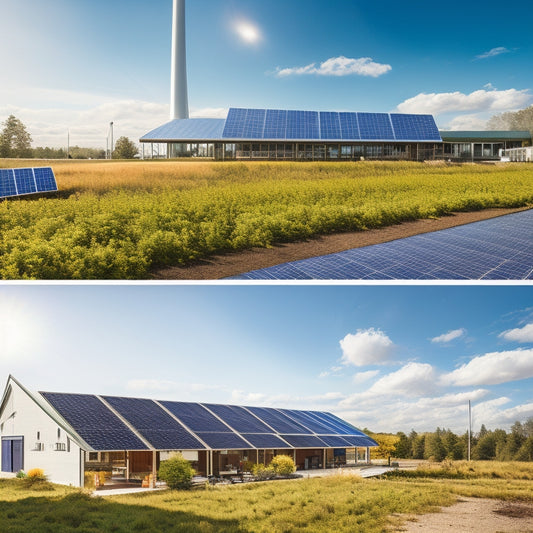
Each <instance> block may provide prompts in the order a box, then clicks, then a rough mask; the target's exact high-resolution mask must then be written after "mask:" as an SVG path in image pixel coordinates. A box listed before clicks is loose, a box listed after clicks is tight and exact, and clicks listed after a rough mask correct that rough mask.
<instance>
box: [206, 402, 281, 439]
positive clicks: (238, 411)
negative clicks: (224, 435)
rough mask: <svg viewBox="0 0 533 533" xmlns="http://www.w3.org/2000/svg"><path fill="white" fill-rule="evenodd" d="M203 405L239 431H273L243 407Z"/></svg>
mask: <svg viewBox="0 0 533 533" xmlns="http://www.w3.org/2000/svg"><path fill="white" fill-rule="evenodd" d="M203 405H204V407H207V408H208V409H209V410H210V411H212V412H213V413H215V415H217V416H218V417H220V418H221V419H222V420H223V421H224V422H226V424H228V425H229V426H231V427H232V428H233V429H234V430H235V431H237V432H239V433H272V429H271V428H269V427H268V426H267V425H265V424H263V422H261V421H260V420H258V419H257V418H256V417H255V416H254V415H252V414H250V413H249V412H248V411H246V409H243V408H242V407H237V406H235V405H218V404H203Z"/></svg>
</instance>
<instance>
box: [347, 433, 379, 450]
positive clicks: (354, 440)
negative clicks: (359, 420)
mask: <svg viewBox="0 0 533 533" xmlns="http://www.w3.org/2000/svg"><path fill="white" fill-rule="evenodd" d="M343 439H345V440H346V441H348V442H349V443H350V444H351V445H352V446H353V447H355V448H366V447H367V446H368V447H372V446H377V445H378V444H377V442H376V441H375V440H373V439H371V438H370V437H366V436H364V437H354V436H350V435H347V436H346V437H343Z"/></svg>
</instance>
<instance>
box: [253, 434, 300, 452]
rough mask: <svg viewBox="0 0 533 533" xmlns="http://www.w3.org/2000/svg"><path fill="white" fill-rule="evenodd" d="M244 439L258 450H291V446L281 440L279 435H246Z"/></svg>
mask: <svg viewBox="0 0 533 533" xmlns="http://www.w3.org/2000/svg"><path fill="white" fill-rule="evenodd" d="M243 437H244V438H245V439H246V440H247V441H248V442H249V443H250V444H252V445H253V446H254V448H257V449H263V450H277V449H281V448H290V447H291V446H290V444H287V443H286V442H285V441H283V440H281V439H280V438H279V437H278V436H277V435H273V434H266V433H259V434H258V433H246V434H243Z"/></svg>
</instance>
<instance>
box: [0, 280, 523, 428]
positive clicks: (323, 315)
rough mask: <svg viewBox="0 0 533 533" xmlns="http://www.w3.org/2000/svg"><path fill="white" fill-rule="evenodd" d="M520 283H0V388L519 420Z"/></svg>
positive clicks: (367, 416) (460, 421)
mask: <svg viewBox="0 0 533 533" xmlns="http://www.w3.org/2000/svg"><path fill="white" fill-rule="evenodd" d="M532 294H533V287H531V286H386V287H381V286H362V287H361V286H312V285H311V286H216V285H215V286H193V285H185V286H184V285H172V286H163V285H158V286H147V285H140V286H132V285H120V286H112V285H106V286H94V285H78V286H76V285H41V286H39V285H16V284H14V285H3V286H0V371H1V372H0V379H3V380H4V383H5V380H6V379H7V376H8V374H13V375H14V376H15V377H16V378H18V379H19V380H20V381H21V382H22V383H23V384H25V385H26V386H27V387H29V388H30V389H32V390H47V391H54V392H89V393H101V394H111V395H127V396H136V397H151V398H157V399H167V398H168V399H170V398H172V399H175V400H190V401H205V402H218V403H234V404H241V405H242V404H245V405H263V406H265V405H267V406H283V407H292V408H316V409H323V410H328V411H332V412H335V413H336V414H338V415H340V416H342V417H344V418H346V419H347V420H350V421H351V422H353V423H354V424H356V425H357V426H359V427H365V426H366V427H368V428H370V429H372V430H374V431H405V432H408V431H410V430H411V429H412V428H414V429H416V430H417V431H424V430H434V429H435V428H436V427H437V426H438V427H449V428H451V429H453V430H454V431H457V432H459V433H462V432H463V431H464V430H465V428H466V420H467V419H466V413H467V402H468V400H471V401H472V403H473V421H474V429H475V430H479V428H480V426H481V424H482V423H484V424H485V425H486V426H487V427H492V428H495V427H503V428H508V427H509V426H510V425H511V424H512V423H513V422H514V421H516V420H521V421H525V420H526V419H527V418H529V417H532V416H533V307H532V305H531V302H532Z"/></svg>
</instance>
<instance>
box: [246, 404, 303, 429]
mask: <svg viewBox="0 0 533 533" xmlns="http://www.w3.org/2000/svg"><path fill="white" fill-rule="evenodd" d="M246 409H248V411H251V412H252V413H253V414H254V415H256V416H258V417H259V418H260V419H261V420H263V421H264V422H265V423H266V424H268V425H269V426H270V427H271V428H272V429H274V430H275V431H277V432H278V433H289V434H295V435H298V434H301V435H305V434H309V430H308V429H307V428H306V427H304V426H302V425H301V424H298V423H297V422H296V421H294V420H293V419H292V418H290V417H288V416H287V415H285V414H283V413H282V412H281V411H279V410H278V409H272V408H269V407H247V408H246Z"/></svg>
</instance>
